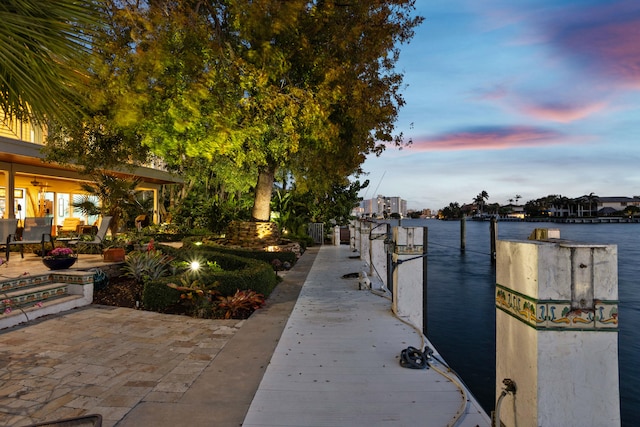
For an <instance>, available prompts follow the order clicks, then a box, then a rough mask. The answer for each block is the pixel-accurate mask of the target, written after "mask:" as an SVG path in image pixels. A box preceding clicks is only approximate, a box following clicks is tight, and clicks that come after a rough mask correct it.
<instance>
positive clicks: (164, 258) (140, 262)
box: [122, 251, 172, 283]
mask: <svg viewBox="0 0 640 427" xmlns="http://www.w3.org/2000/svg"><path fill="white" fill-rule="evenodd" d="M171 260H172V258H171V257H170V256H169V255H165V254H163V253H162V252H161V251H144V252H138V251H134V252H131V253H130V254H129V255H128V256H127V259H126V261H125V264H124V266H123V267H122V269H123V270H124V275H125V276H128V277H132V278H133V279H134V280H135V281H136V282H140V283H141V282H144V281H145V280H156V279H158V278H160V277H162V276H164V275H166V274H167V273H168V271H169V263H170V262H171Z"/></svg>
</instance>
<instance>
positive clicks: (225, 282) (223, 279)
mask: <svg viewBox="0 0 640 427" xmlns="http://www.w3.org/2000/svg"><path fill="white" fill-rule="evenodd" d="M181 255H182V256H181V259H180V261H187V260H189V261H190V260H191V259H196V258H198V257H199V258H200V259H201V262H202V263H203V264H205V265H206V264H207V263H208V262H211V263H215V264H217V265H218V266H219V267H221V268H222V270H219V269H217V268H203V269H202V270H200V271H199V272H197V273H196V272H193V273H192V272H183V273H181V274H180V275H181V276H183V277H184V278H185V280H196V279H197V281H198V286H200V287H201V289H202V290H211V289H214V288H215V290H216V291H218V292H219V293H220V295H221V296H230V295H234V293H235V292H236V291H237V290H241V291H249V290H253V291H255V292H257V293H259V294H262V295H265V296H268V295H269V294H270V293H271V291H273V288H275V286H276V284H277V276H276V274H275V273H274V271H273V268H272V267H271V265H269V264H267V263H265V262H262V261H258V260H253V259H249V258H242V257H239V256H234V255H228V254H222V253H218V252H213V251H209V250H203V251H200V250H199V251H189V252H185V253H184V254H181ZM180 280H181V278H179V277H177V276H169V277H160V278H157V279H155V280H149V281H148V282H146V283H145V287H144V292H143V305H144V307H145V308H147V309H149V310H155V311H161V312H164V311H166V310H167V309H168V308H169V307H170V306H171V305H174V304H176V303H178V302H180V300H181V298H180V295H181V292H180V291H178V290H177V289H174V288H171V287H169V286H167V283H172V282H173V283H176V282H180Z"/></svg>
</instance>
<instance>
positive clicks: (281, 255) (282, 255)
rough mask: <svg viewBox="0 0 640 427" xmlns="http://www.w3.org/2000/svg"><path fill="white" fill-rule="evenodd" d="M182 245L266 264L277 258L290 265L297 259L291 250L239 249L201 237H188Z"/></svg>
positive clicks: (187, 247) (186, 247)
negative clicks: (199, 243)
mask: <svg viewBox="0 0 640 427" xmlns="http://www.w3.org/2000/svg"><path fill="white" fill-rule="evenodd" d="M196 242H202V244H201V245H195V243H196ZM182 244H183V247H184V248H185V249H194V250H195V249H197V250H205V251H214V252H219V253H223V254H229V255H236V256H240V257H243V258H251V259H257V260H260V261H264V262H266V263H267V264H269V265H271V262H272V261H273V260H274V259H278V260H280V261H281V262H288V263H289V264H291V265H292V266H293V265H294V264H295V263H296V261H297V260H298V258H297V256H296V254H295V253H293V252H291V251H284V252H267V251H259V250H252V249H241V248H230V247H227V246H222V245H218V244H216V243H212V242H207V241H206V240H204V241H203V239H202V238H197V237H188V238H186V239H183V240H182Z"/></svg>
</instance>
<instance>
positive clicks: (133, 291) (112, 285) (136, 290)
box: [93, 276, 143, 308]
mask: <svg viewBox="0 0 640 427" xmlns="http://www.w3.org/2000/svg"><path fill="white" fill-rule="evenodd" d="M142 288H143V285H142V284H140V283H137V282H136V281H135V280H133V279H131V278H129V277H126V276H120V277H112V278H110V279H109V284H108V285H107V286H105V287H104V288H102V289H99V290H96V291H95V292H94V294H93V303H94V304H101V305H110V306H115V307H125V308H139V307H140V302H141V301H142Z"/></svg>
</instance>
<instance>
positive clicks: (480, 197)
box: [473, 190, 489, 215]
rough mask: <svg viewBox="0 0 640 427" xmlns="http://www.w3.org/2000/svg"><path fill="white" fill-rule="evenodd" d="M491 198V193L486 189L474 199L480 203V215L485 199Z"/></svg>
mask: <svg viewBox="0 0 640 427" xmlns="http://www.w3.org/2000/svg"><path fill="white" fill-rule="evenodd" d="M488 199H489V193H487V192H486V191H484V190H483V191H481V192H480V193H479V194H478V195H477V196H476V198H475V199H473V201H474V202H475V203H476V204H477V205H478V209H479V211H480V215H482V211H483V208H484V204H485V200H488Z"/></svg>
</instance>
